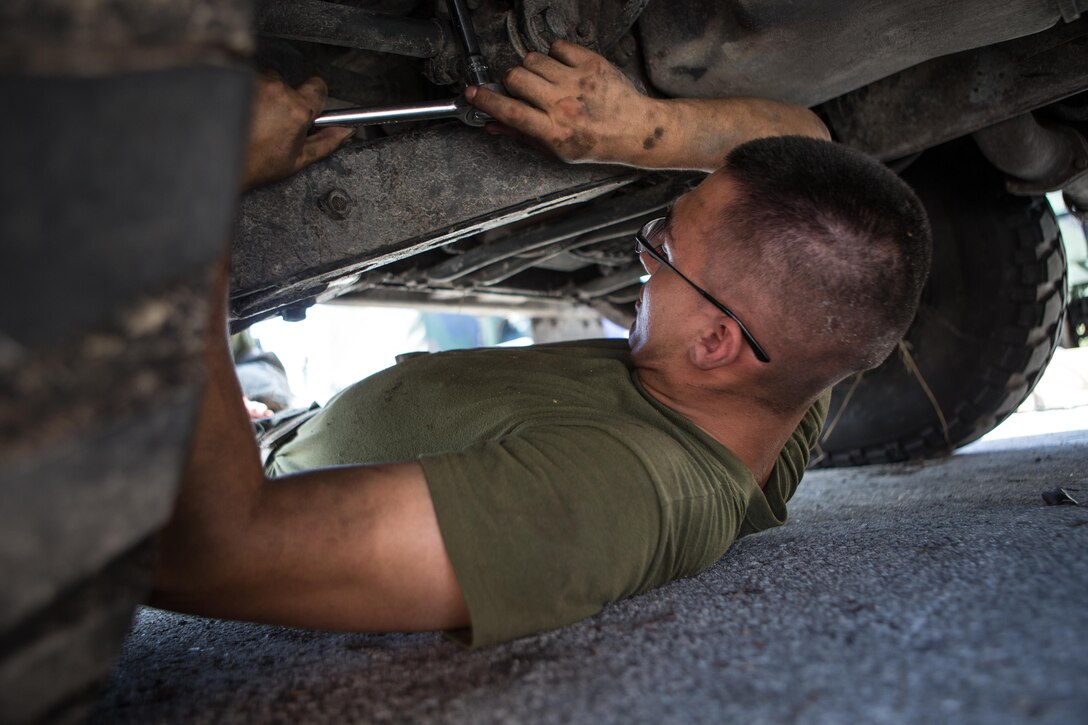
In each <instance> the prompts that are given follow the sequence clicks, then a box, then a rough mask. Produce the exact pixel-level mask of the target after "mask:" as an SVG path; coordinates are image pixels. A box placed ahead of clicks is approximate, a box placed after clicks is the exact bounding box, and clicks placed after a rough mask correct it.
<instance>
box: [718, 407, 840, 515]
mask: <svg viewBox="0 0 1088 725" xmlns="http://www.w3.org/2000/svg"><path fill="white" fill-rule="evenodd" d="M830 403H831V390H830V389H828V390H827V391H826V392H824V394H823V395H821V396H820V397H819V398H818V399H817V400H816V402H815V403H813V405H812V407H810V408H809V409H808V411H806V412H805V415H804V417H803V418H802V419H801V422H800V423H799V424H798V425H797V428H796V429H795V430H794V431H793V435H792V436H790V438H789V440H787V441H786V445H785V446H783V447H782V452H781V453H779V454H778V460H777V461H776V462H775V467H774V470H773V471H772V473H771V476H770V478H769V479H768V480H767V485H766V486H764V488H763V495H762V497H761V498H760V499H757V500H755V501H753V502H751V503H750V505H749V508H748V513H747V516H746V518H745V521H744V525H743V526H742V527H741V531H740V536H747V535H748V534H753V533H755V532H757V531H763V530H764V529H768V528H771V527H773V526H780V525H782V524H784V523H786V502H787V501H789V500H790V499H791V498H793V494H794V493H796V491H797V486H798V484H800V482H801V477H802V476H804V475H805V467H806V466H807V465H808V459H809V454H810V453H811V452H812V450H813V449H814V448H815V447H816V444H817V443H818V442H819V440H820V433H821V431H823V427H824V419H825V418H827V408H828V405H830Z"/></svg>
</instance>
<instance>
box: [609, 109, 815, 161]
mask: <svg viewBox="0 0 1088 725" xmlns="http://www.w3.org/2000/svg"><path fill="white" fill-rule="evenodd" d="M646 100H647V103H648V105H649V106H650V107H651V108H652V109H653V110H652V111H651V112H649V113H648V114H647V115H646V116H645V118H644V120H643V121H642V122H641V124H634V125H632V126H631V127H630V130H629V133H628V138H627V139H625V140H623V141H621V142H618V143H616V144H615V146H614V149H613V150H611V152H610V155H611V156H612V157H613V158H611V159H609V160H611V161H613V162H615V163H621V164H627V165H630V166H636V167H639V168H644V169H692V170H699V171H715V170H716V169H718V168H720V167H721V166H722V164H723V163H724V162H725V157H726V156H727V155H728V154H729V152H730V151H731V150H732V149H734V148H735V147H737V146H739V145H740V144H742V143H745V142H746V141H751V140H753V139H757V138H764V137H767V136H791V135H797V136H811V137H813V138H822V139H830V134H829V133H828V131H827V127H826V126H824V124H823V122H822V121H820V119H819V118H818V117H817V116H816V114H815V113H813V112H812V111H810V110H808V109H807V108H802V107H800V106H794V105H792V104H788V103H781V102H778V101H771V100H766V99H762V98H711V99H687V98H678V99H664V100H661V99H646Z"/></svg>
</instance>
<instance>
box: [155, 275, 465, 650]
mask: <svg viewBox="0 0 1088 725" xmlns="http://www.w3.org/2000/svg"><path fill="white" fill-rule="evenodd" d="M222 277H223V279H222V280H221V281H220V289H219V294H218V296H217V299H218V300H221V301H225V297H226V274H225V273H224V274H223V275H222ZM223 313H224V308H223V306H222V302H221V303H220V304H218V305H216V309H215V310H214V312H213V320H212V325H211V326H212V329H211V334H210V336H209V341H210V342H211V343H212V344H209V346H208V351H207V370H208V375H209V380H208V384H207V386H206V389H205V392H204V396H203V400H202V403H201V409H200V413H199V420H198V423H197V428H196V431H195V434H194V440H193V443H192V448H191V452H190V455H189V459H188V462H187V464H186V466H185V469H184V473H183V480H182V486H181V491H180V493H179V496H178V500H177V503H176V504H175V511H174V515H173V517H172V519H171V521H170V522H169V523H168V525H167V526H166V528H165V529H164V530H163V532H162V534H161V536H160V544H159V562H158V567H157V572H156V581H155V588H154V591H153V596H152V603H153V604H155V605H156V606H162V607H166V608H168V609H175V610H179V611H186V612H191V613H194V614H201V615H205V616H215V617H226V618H233V619H248V620H253V621H262V622H274V623H277V624H288V625H297V626H305V627H314V628H322V629H346V630H354V631H404V630H430V629H445V628H457V627H463V626H467V624H468V614H467V610H466V609H465V605H464V601H463V599H462V597H461V591H460V588H459V586H458V584H457V581H456V579H455V578H454V575H453V569H452V567H451V565H450V562H449V557H448V556H447V554H446V550H445V545H444V544H443V542H442V537H441V535H440V533H439V529H438V523H437V520H436V518H435V513H434V508H433V506H432V504H431V498H430V493H429V491H428V488H427V484H426V481H425V479H424V477H423V471H422V469H421V467H420V466H419V464H417V463H402V464H395V465H380V466H345V467H340V468H331V469H324V470H319V471H312V472H306V473H302V474H297V475H295V476H289V477H285V478H282V479H275V480H267V479H266V477H265V475H264V471H263V469H262V467H261V464H260V460H259V458H258V453H257V447H256V444H255V442H254V439H253V432H252V427H251V424H250V422H249V419H248V416H247V414H246V412H245V409H244V407H243V405H242V394H241V390H240V389H239V386H238V382H237V379H236V378H235V375H234V370H233V364H232V361H231V358H230V354H229V350H228V348H227V343H226V339H227V338H226V329H225V323H224V319H225V315H224V314H223Z"/></svg>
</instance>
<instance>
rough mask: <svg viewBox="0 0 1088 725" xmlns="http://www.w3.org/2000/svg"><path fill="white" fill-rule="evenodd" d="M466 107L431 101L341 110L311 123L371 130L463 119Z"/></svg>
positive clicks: (456, 100)
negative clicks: (374, 126)
mask: <svg viewBox="0 0 1088 725" xmlns="http://www.w3.org/2000/svg"><path fill="white" fill-rule="evenodd" d="M467 108H468V107H467V105H466V103H465V102H464V101H462V100H461V99H460V98H453V99H450V100H448V101H431V102H429V103H418V104H414V105H407V106H382V107H378V108H343V109H340V110H337V111H326V112H325V113H322V114H321V115H320V116H318V117H317V118H316V119H314V126H315V127H318V128H320V127H322V126H373V125H376V124H379V123H402V122H405V121H430V120H434V119H438V118H458V117H460V116H463V115H464V113H465V112H466V110H467Z"/></svg>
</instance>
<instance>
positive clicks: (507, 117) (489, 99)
mask: <svg viewBox="0 0 1088 725" xmlns="http://www.w3.org/2000/svg"><path fill="white" fill-rule="evenodd" d="M469 101H470V102H471V103H472V105H474V106H476V108H479V109H480V110H481V111H483V112H484V113H487V114H488V115H490V116H492V117H493V118H495V119H496V120H498V121H501V122H502V123H504V124H506V125H507V126H510V127H511V128H514V129H517V130H518V131H521V132H522V133H527V134H529V135H530V136H543V135H544V134H546V133H547V132H548V131H549V129H550V128H551V122H550V121H549V120H548V116H547V114H545V113H544V112H543V111H538V110H537V109H535V108H533V107H532V106H530V105H529V104H528V103H525V102H524V101H519V100H518V99H516V98H510V97H509V96H504V95H502V94H499V93H495V92H494V91H491V90H489V89H487V88H483V87H479V86H477V87H476V90H475V92H474V93H473V94H472V95H471V96H470V97H469Z"/></svg>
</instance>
